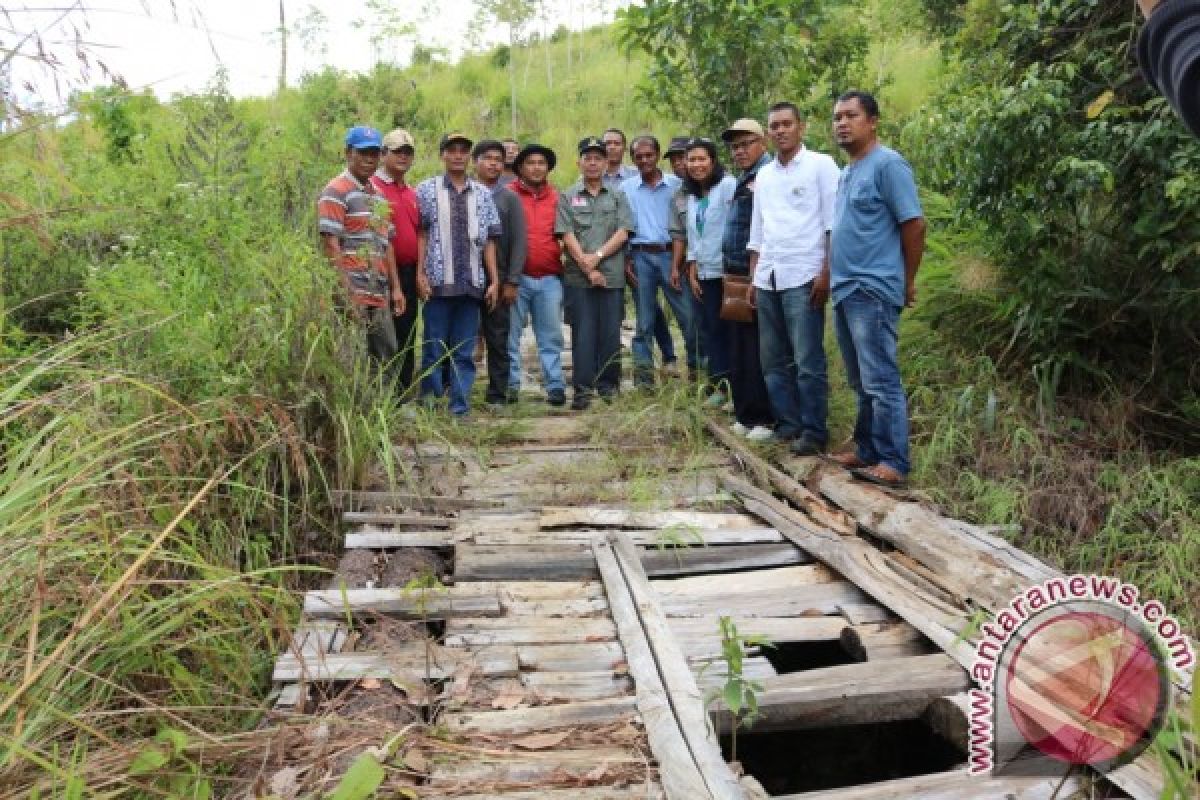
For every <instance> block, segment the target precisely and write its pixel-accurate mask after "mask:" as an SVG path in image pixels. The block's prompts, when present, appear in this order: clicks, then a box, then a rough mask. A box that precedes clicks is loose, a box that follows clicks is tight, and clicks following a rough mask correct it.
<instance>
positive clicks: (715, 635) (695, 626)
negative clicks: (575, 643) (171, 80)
mask: <svg viewBox="0 0 1200 800" xmlns="http://www.w3.org/2000/svg"><path fill="white" fill-rule="evenodd" d="M719 620H720V617H719V616H709V617H671V618H670V619H668V620H667V624H668V625H670V626H671V630H672V631H673V632H674V634H675V637H676V638H677V639H679V640H680V641H686V640H688V639H702V638H711V639H713V640H714V641H717V642H720V640H721V628H720V622H719ZM733 622H734V624H735V625H736V626H737V629H738V633H739V634H741V635H743V636H762V637H765V638H766V639H768V640H769V641H771V642H774V643H777V644H786V643H788V642H836V641H838V640H839V639H840V638H841V635H842V630H843V629H844V628H845V627H846V620H845V619H843V618H842V617H840V616H828V617H733ZM447 624H448V623H447Z"/></svg>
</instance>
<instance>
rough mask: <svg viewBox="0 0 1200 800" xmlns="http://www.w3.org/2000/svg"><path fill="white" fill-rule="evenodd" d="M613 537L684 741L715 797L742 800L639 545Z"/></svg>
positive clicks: (613, 546)
mask: <svg viewBox="0 0 1200 800" xmlns="http://www.w3.org/2000/svg"><path fill="white" fill-rule="evenodd" d="M608 541H609V545H610V546H611V547H612V552H613V555H614V556H615V557H616V560H617V565H618V566H619V567H620V570H621V574H622V576H623V577H624V579H625V585H626V586H627V587H628V589H629V595H630V597H631V598H632V599H633V602H634V605H635V608H636V610H637V615H638V619H639V620H640V621H641V625H642V629H643V630H644V631H645V632H646V640H647V641H648V642H649V643H650V650H651V652H652V653H653V654H654V662H655V664H657V665H658V671H659V674H660V675H661V676H662V682H663V687H664V688H665V689H666V691H667V697H668V699H669V700H670V702H671V710H672V711H673V712H674V713H675V717H676V718H677V719H678V720H679V728H680V730H681V731H683V738H684V741H686V742H687V745H688V750H690V751H691V753H692V758H693V759H695V762H696V766H697V767H698V768H699V770H700V774H701V775H703V776H704V783H705V785H706V786H707V787H708V790H709V792H710V793H711V794H712V797H713V800H741V798H742V791H741V788H740V787H739V786H738V782H737V778H736V777H735V776H734V774H733V771H732V770H731V769H730V767H729V764H727V763H726V762H725V757H724V756H723V755H722V753H721V747H720V745H719V744H718V743H717V739H716V737H715V736H714V735H713V732H712V729H711V728H710V727H709V726H708V724H707V723H708V718H707V715H706V712H705V708H704V697H703V694H702V692H701V690H700V687H699V686H698V685H697V684H696V679H695V677H694V676H693V675H692V671H691V668H690V667H689V666H688V663H687V661H686V659H685V657H684V655H683V652H682V651H681V650H680V649H679V646H678V645H677V644H676V642H675V638H674V637H673V636H672V635H671V630H670V628H669V627H668V626H667V618H666V615H665V614H664V613H663V610H662V609H661V608H660V607H659V605H658V601H657V599H656V597H655V594H654V590H653V589H652V588H651V587H650V580H649V578H648V577H647V576H646V573H645V571H644V570H643V569H642V563H641V560H640V559H639V558H638V550H637V548H636V547H635V546H634V544H633V543H632V542H630V541H629V539H628V538H627V537H625V536H623V535H621V534H620V533H614V534H612V535H611V536H610V537H609V539H608Z"/></svg>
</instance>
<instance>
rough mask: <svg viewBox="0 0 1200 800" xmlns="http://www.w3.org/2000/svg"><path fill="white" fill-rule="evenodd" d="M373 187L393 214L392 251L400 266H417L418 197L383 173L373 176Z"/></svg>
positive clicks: (401, 182) (404, 185)
mask: <svg viewBox="0 0 1200 800" xmlns="http://www.w3.org/2000/svg"><path fill="white" fill-rule="evenodd" d="M371 185H372V186H374V187H375V191H377V192H379V193H380V194H381V195H383V199H384V200H387V203H388V207H389V208H391V210H392V229H393V230H392V249H393V250H395V251H396V266H397V267H411V266H414V265H415V264H416V263H417V226H418V225H419V224H420V219H421V215H420V213H419V212H418V211H417V193H416V192H414V191H413V188H412V187H411V186H409V185H408V184H407V183H404V182H403V181H396V180H395V179H394V178H393V177H392V176H391V175H389V174H388V173H387V171H386V170H383V169H381V170H379V171H378V172H376V173H375V174H374V175H372V176H371Z"/></svg>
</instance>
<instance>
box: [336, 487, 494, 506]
mask: <svg viewBox="0 0 1200 800" xmlns="http://www.w3.org/2000/svg"><path fill="white" fill-rule="evenodd" d="M330 494H332V495H333V502H334V504H335V505H337V506H340V507H341V508H343V509H345V510H346V511H370V510H379V509H381V508H387V509H396V508H403V509H412V510H414V511H458V510H460V509H464V508H478V507H480V506H485V507H492V508H499V507H500V503H497V502H489V501H483V500H466V499H464V498H461V497H440V496H438V495H427V494H413V493H411V492H380V491H365V490H363V491H352V490H348V489H334V490H333V491H332V492H331V493H330Z"/></svg>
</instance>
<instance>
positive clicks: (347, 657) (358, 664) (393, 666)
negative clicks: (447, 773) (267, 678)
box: [271, 643, 519, 683]
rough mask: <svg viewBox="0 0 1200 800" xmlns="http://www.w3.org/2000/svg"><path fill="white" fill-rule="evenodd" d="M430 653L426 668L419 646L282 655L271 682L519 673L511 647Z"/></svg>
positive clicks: (444, 649) (442, 649)
mask: <svg viewBox="0 0 1200 800" xmlns="http://www.w3.org/2000/svg"><path fill="white" fill-rule="evenodd" d="M433 652H434V655H433V657H432V658H431V660H430V661H429V662H428V664H427V663H426V658H425V646H424V645H422V644H420V643H415V644H406V645H404V646H402V647H398V648H395V649H393V650H391V651H388V652H386V653H323V654H321V655H318V656H316V657H314V658H297V657H296V656H294V655H283V656H280V657H279V659H278V660H277V661H276V662H275V671H274V673H273V674H272V676H271V679H272V680H275V681H280V682H289V681H299V680H304V681H307V682H310V683H334V682H339V681H356V680H362V679H364V678H378V679H381V680H391V679H398V680H402V682H405V683H408V682H411V681H414V680H415V681H418V682H420V681H423V680H425V679H426V678H428V679H429V680H444V679H446V678H448V677H451V676H452V675H453V674H454V670H455V669H457V668H458V666H459V665H460V664H463V663H471V664H474V668H475V669H476V671H478V672H479V674H480V675H483V676H487V677H511V676H514V675H516V674H517V671H518V669H519V666H518V662H517V653H516V650H515V649H513V648H511V647H508V648H504V647H490V648H483V649H479V650H461V649H456V648H448V647H437V646H434V647H433Z"/></svg>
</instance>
